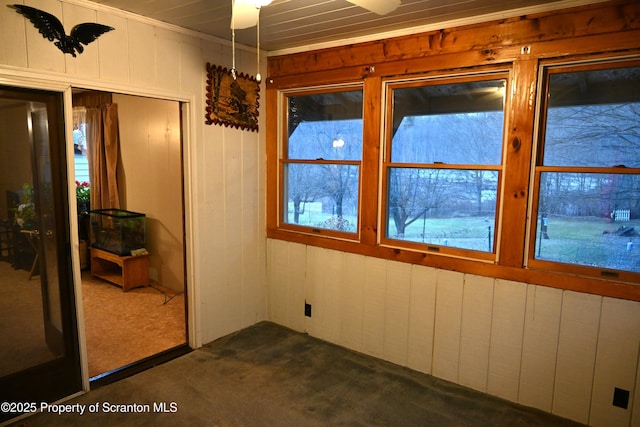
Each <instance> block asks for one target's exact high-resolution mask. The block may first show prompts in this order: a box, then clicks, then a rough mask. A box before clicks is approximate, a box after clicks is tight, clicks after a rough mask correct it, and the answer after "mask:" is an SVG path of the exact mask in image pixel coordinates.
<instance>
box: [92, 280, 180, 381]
mask: <svg viewBox="0 0 640 427" xmlns="http://www.w3.org/2000/svg"><path fill="white" fill-rule="evenodd" d="M82 299H83V303H84V316H85V332H86V337H87V354H88V359H89V376H90V377H95V376H97V375H100V374H103V373H105V372H109V371H112V370H114V369H118V368H121V367H123V366H126V365H129V364H131V363H133V362H136V361H138V360H141V359H144V358H146V357H148V356H153V355H154V354H157V353H160V352H162V351H164V350H168V349H170V348H173V347H176V346H179V345H182V344H184V343H185V342H186V326H185V325H186V319H185V305H184V293H179V294H176V293H175V291H172V290H170V289H166V288H162V287H161V286H159V285H158V284H152V286H150V287H146V288H136V289H132V290H130V291H128V292H123V291H122V288H121V287H119V286H116V285H112V284H110V283H108V282H105V281H103V280H100V279H94V278H92V277H91V275H90V274H89V273H88V272H83V274H82Z"/></svg>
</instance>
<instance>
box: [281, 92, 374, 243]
mask: <svg viewBox="0 0 640 427" xmlns="http://www.w3.org/2000/svg"><path fill="white" fill-rule="evenodd" d="M355 90H362V91H363V98H364V89H363V85H362V83H358V82H354V83H353V84H347V85H327V86H322V87H312V88H300V89H298V90H289V91H281V92H280V97H281V98H280V104H279V105H280V106H281V107H280V108H281V111H280V114H279V117H280V123H281V124H280V126H281V127H280V130H279V135H280V137H279V139H280V141H281V142H280V145H279V156H278V157H279V159H278V182H279V185H278V200H279V202H278V228H280V229H281V230H283V231H288V232H291V233H302V234H308V235H317V236H323V237H326V238H334V239H339V240H346V241H355V242H358V241H359V240H360V217H361V196H360V194H361V192H362V174H361V171H362V157H363V153H364V143H363V152H362V153H361V154H360V160H325V159H321V158H318V159H290V158H289V156H288V154H287V153H288V144H289V135H288V131H287V129H288V124H289V117H288V116H289V114H288V101H287V100H288V98H290V97H294V96H304V95H317V94H325V93H336V92H343V91H355ZM363 121H364V118H363ZM292 164H306V165H338V166H357V167H358V185H357V187H358V202H357V212H358V213H357V215H356V217H357V223H356V231H355V232H353V233H351V232H347V231H340V230H333V229H328V228H321V227H312V226H308V225H298V224H294V223H291V222H286V221H285V220H284V215H285V212H284V204H285V201H286V200H287V197H286V195H285V194H284V193H285V189H286V182H285V180H286V176H285V175H286V172H285V169H286V166H287V165H292Z"/></svg>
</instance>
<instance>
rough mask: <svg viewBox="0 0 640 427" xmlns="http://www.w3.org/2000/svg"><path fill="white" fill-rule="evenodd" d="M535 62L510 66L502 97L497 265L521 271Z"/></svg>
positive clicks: (534, 90)
mask: <svg viewBox="0 0 640 427" xmlns="http://www.w3.org/2000/svg"><path fill="white" fill-rule="evenodd" d="M537 72H538V61H537V60H535V59H528V60H519V61H516V62H515V63H514V64H513V70H512V79H511V81H512V82H511V83H510V85H509V87H508V90H509V93H508V94H507V96H506V97H505V98H506V99H507V100H508V102H507V103H506V108H507V109H506V110H505V113H506V117H505V120H506V121H507V123H506V126H505V141H506V143H505V146H506V159H505V163H506V164H509V165H510V168H509V171H508V173H507V174H505V175H504V176H503V177H502V179H503V183H504V184H503V193H502V209H501V213H502V220H501V233H500V242H499V248H500V249H501V250H500V259H499V260H498V262H499V264H501V265H508V266H513V267H521V266H522V265H523V262H524V259H523V255H522V254H523V253H524V247H525V241H526V239H525V233H526V225H527V224H526V221H523V218H526V217H527V204H528V201H529V191H528V188H529V171H530V170H531V159H532V149H533V145H532V143H533V124H534V114H535V96H536V84H537V83H536V82H537Z"/></svg>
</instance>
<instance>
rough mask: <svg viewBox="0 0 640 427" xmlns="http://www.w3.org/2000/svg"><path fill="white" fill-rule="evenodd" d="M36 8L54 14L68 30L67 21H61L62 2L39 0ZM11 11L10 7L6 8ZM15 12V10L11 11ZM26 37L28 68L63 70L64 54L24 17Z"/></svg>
mask: <svg viewBox="0 0 640 427" xmlns="http://www.w3.org/2000/svg"><path fill="white" fill-rule="evenodd" d="M35 7H37V8H38V9H41V10H44V11H46V12H48V13H51V14H52V15H55V16H56V17H57V18H58V19H60V21H61V22H62V23H63V25H64V26H65V30H66V31H70V28H72V27H70V26H69V24H70V23H69V22H65V21H63V16H62V3H60V2H59V1H57V0H39V1H38V5H37V6H35ZM7 10H9V11H11V10H10V9H7ZM13 13H15V11H13ZM23 20H24V23H25V27H26V37H27V63H28V64H29V68H32V69H36V70H45V71H53V72H56V73H64V72H65V58H64V56H65V54H63V53H62V51H61V50H60V49H58V48H57V47H56V46H55V45H54V44H53V43H52V42H50V41H49V40H48V39H45V38H44V37H42V35H41V34H40V33H39V32H38V30H37V29H36V27H34V26H33V24H32V23H31V22H29V20H28V19H26V18H24V17H23Z"/></svg>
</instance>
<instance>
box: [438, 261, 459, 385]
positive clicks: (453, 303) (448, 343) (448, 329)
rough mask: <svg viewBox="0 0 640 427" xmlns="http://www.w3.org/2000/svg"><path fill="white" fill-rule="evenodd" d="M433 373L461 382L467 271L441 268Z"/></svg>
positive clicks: (439, 271)
mask: <svg viewBox="0 0 640 427" xmlns="http://www.w3.org/2000/svg"><path fill="white" fill-rule="evenodd" d="M436 283H437V285H436V286H437V288H436V318H435V329H434V335H433V366H432V371H431V372H432V374H433V375H434V376H436V377H438V378H442V379H445V380H448V381H452V382H455V383H457V382H458V366H459V360H460V329H461V326H462V295H463V289H464V285H463V284H464V274H462V273H457V272H454V271H447V270H438V272H437V274H436Z"/></svg>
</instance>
